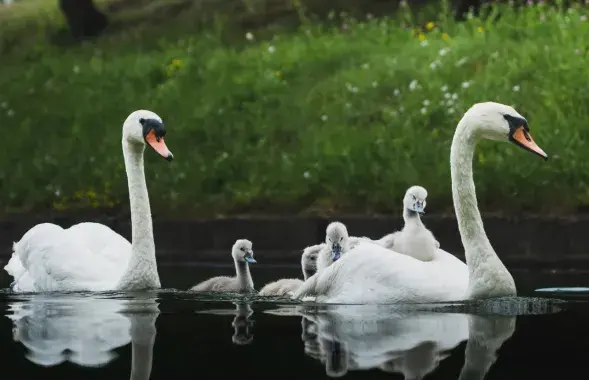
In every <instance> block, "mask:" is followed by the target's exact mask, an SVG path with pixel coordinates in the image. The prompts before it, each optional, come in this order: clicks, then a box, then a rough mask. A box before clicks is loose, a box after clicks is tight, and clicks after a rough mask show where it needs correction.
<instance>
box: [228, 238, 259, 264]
mask: <svg viewBox="0 0 589 380" xmlns="http://www.w3.org/2000/svg"><path fill="white" fill-rule="evenodd" d="M231 255H232V256H233V258H234V259H235V260H237V261H242V262H246V263H250V264H255V263H256V259H254V251H253V250H252V242H251V241H249V240H247V239H239V240H237V241H236V242H235V244H233V248H232V249H231Z"/></svg>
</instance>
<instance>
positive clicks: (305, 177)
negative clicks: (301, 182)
mask: <svg viewBox="0 0 589 380" xmlns="http://www.w3.org/2000/svg"><path fill="white" fill-rule="evenodd" d="M303 178H304V179H309V178H311V173H309V172H308V171H305V172H304V173H303Z"/></svg>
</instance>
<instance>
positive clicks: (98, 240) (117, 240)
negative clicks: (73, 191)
mask: <svg viewBox="0 0 589 380" xmlns="http://www.w3.org/2000/svg"><path fill="white" fill-rule="evenodd" d="M66 232H67V233H68V234H69V235H71V236H72V239H76V240H78V241H79V242H80V244H83V245H84V246H86V248H88V249H89V250H90V251H92V252H93V253H96V254H100V255H103V256H104V257H105V259H107V260H110V261H113V262H117V263H119V264H120V265H123V266H126V265H127V263H128V261H129V259H130V257H131V243H130V242H129V241H128V240H127V239H125V238H124V237H122V236H121V235H119V234H118V233H116V232H115V231H113V230H112V229H110V228H109V227H108V226H105V225H104V224H100V223H93V222H85V223H78V224H75V225H73V226H71V227H70V228H68V229H67V230H66Z"/></svg>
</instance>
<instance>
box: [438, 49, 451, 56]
mask: <svg viewBox="0 0 589 380" xmlns="http://www.w3.org/2000/svg"><path fill="white" fill-rule="evenodd" d="M449 52H450V48H449V47H445V48H441V49H440V51H439V52H438V54H439V55H440V56H442V57H443V56H445V55H446V54H448V53H449Z"/></svg>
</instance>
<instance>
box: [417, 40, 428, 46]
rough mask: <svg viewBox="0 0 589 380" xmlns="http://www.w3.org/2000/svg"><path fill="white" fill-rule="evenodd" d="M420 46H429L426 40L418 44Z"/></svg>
mask: <svg viewBox="0 0 589 380" xmlns="http://www.w3.org/2000/svg"><path fill="white" fill-rule="evenodd" d="M419 44H420V45H421V46H427V45H429V42H427V40H423V41H421V42H420V43H419Z"/></svg>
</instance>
